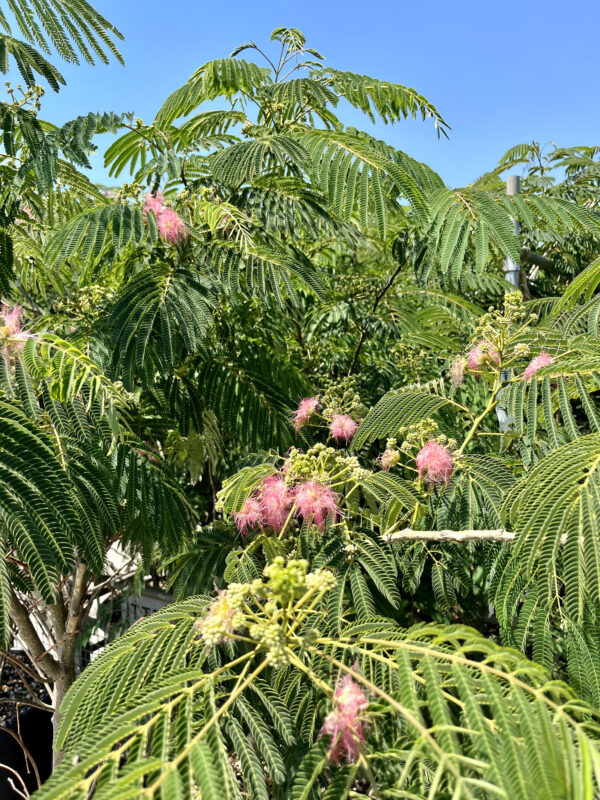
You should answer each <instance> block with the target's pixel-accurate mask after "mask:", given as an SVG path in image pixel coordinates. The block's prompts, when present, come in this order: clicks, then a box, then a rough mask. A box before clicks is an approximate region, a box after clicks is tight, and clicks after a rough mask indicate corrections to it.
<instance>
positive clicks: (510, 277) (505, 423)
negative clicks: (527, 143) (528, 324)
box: [496, 175, 521, 433]
mask: <svg viewBox="0 0 600 800" xmlns="http://www.w3.org/2000/svg"><path fill="white" fill-rule="evenodd" d="M520 193H521V178H520V177H519V176H518V175H509V176H508V178H507V179H506V194H508V195H515V194H520ZM513 223H514V226H515V236H518V235H519V234H520V233H521V225H520V223H519V220H518V219H514V218H513ZM520 274H521V267H520V266H519V264H515V262H514V261H513V260H512V258H510V256H506V258H505V259H504V277H505V278H506V280H507V281H508V282H509V283H510V284H512V285H513V286H514V288H515V289H518V288H519V278H520ZM501 377H502V380H503V381H507V380H509V378H510V370H509V369H503V370H502V375H501ZM499 400H500V402H499V403H498V405H497V406H496V416H497V417H498V427H499V429H500V433H506V431H507V430H508V429H509V428H510V425H511V422H512V419H511V418H510V417H509V416H508V414H507V413H506V409H505V408H504V407H503V405H502V392H500V398H499Z"/></svg>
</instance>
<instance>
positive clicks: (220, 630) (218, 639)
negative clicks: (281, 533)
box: [196, 556, 336, 668]
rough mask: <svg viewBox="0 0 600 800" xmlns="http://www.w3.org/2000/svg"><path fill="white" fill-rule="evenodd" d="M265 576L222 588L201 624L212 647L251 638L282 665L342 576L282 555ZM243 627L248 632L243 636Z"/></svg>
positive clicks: (206, 642) (270, 566) (269, 658)
mask: <svg viewBox="0 0 600 800" xmlns="http://www.w3.org/2000/svg"><path fill="white" fill-rule="evenodd" d="M264 577H265V580H261V579H260V578H257V579H256V580H254V581H252V583H245V584H240V583H231V584H229V586H228V588H227V589H224V590H222V591H219V592H218V594H217V597H216V598H215V599H214V600H213V601H212V603H211V604H210V605H209V606H208V609H207V611H206V613H205V615H204V616H203V617H202V619H200V620H198V621H197V622H196V628H197V630H198V631H199V633H200V637H201V639H202V641H203V643H204V644H205V645H206V647H212V646H214V645H216V644H220V643H222V642H224V641H227V640H228V639H235V638H236V637H239V638H243V639H244V640H245V641H247V640H248V638H249V639H250V640H252V641H254V642H256V643H258V644H260V645H263V647H264V649H265V650H266V651H267V653H266V658H267V660H268V661H269V663H270V664H272V665H273V666H275V667H278V668H279V667H282V666H285V664H287V663H288V660H289V645H290V644H297V642H298V637H299V635H300V631H299V630H298V629H299V628H300V627H301V625H302V623H303V622H304V621H305V620H306V619H307V618H308V617H309V616H310V615H311V614H312V613H313V612H314V611H315V609H316V608H317V606H318V605H319V603H320V602H321V600H322V599H323V597H324V596H325V595H326V594H327V593H328V592H330V591H331V590H332V589H333V588H334V587H335V584H336V579H335V576H334V575H333V573H332V572H330V571H329V570H326V569H318V570H315V571H313V572H308V562H307V561H305V560H304V559H290V560H289V561H287V562H286V561H285V560H284V558H283V557H281V556H278V557H277V558H275V559H274V561H273V562H272V563H271V564H269V565H267V566H266V567H265V570H264ZM243 632H246V633H247V636H241V634H242V633H243ZM309 635H311V634H309ZM314 635H315V634H314V631H312V636H313V638H314Z"/></svg>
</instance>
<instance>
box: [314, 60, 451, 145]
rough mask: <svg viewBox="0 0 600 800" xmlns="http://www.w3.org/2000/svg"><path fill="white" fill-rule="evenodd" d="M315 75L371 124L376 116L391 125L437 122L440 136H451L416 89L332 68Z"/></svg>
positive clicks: (435, 112) (440, 118) (434, 110)
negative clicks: (404, 122)
mask: <svg viewBox="0 0 600 800" xmlns="http://www.w3.org/2000/svg"><path fill="white" fill-rule="evenodd" d="M312 75H313V76H314V77H318V78H320V79H324V80H325V83H326V85H327V86H330V87H331V88H332V89H333V90H334V91H335V92H337V93H338V94H339V95H341V96H342V97H343V98H344V100H347V101H348V103H350V105H352V106H354V107H355V108H359V109H360V110H361V111H362V112H363V113H364V114H366V115H367V116H368V117H369V118H370V120H371V122H375V119H376V115H377V116H378V117H380V119H382V120H383V121H384V122H391V123H394V122H399V121H400V120H402V119H406V118H407V117H412V118H413V119H416V118H417V117H421V119H423V120H425V119H433V121H434V124H435V127H436V130H437V131H438V135H439V134H440V133H441V134H443V135H444V136H447V129H448V127H449V126H448V125H447V123H446V122H444V120H443V119H442V117H441V115H440V114H439V112H438V110H437V109H436V108H435V106H434V105H433V104H432V103H430V102H429V100H427V99H426V98H425V97H423V96H422V95H420V94H418V92H416V91H415V90H414V89H409V88H407V87H406V86H401V85H400V84H398V83H390V82H389V81H380V80H377V79H376V78H371V77H369V76H368V75H357V74H356V73H354V72H344V71H342V70H338V69H332V68H331V67H318V68H317V69H314V70H313V71H312Z"/></svg>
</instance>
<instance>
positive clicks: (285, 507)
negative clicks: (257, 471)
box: [260, 475, 292, 533]
mask: <svg viewBox="0 0 600 800" xmlns="http://www.w3.org/2000/svg"><path fill="white" fill-rule="evenodd" d="M260 502H261V508H262V512H263V517H264V522H265V525H269V526H270V527H271V528H274V529H275V530H276V531H277V532H278V533H279V531H281V529H282V528H283V526H284V525H285V521H286V520H287V518H288V515H289V513H290V508H291V506H292V498H291V497H290V491H289V489H288V487H287V486H286V483H285V480H284V478H282V477H281V476H280V475H270V476H269V477H268V478H265V480H264V481H263V483H262V490H261V493H260Z"/></svg>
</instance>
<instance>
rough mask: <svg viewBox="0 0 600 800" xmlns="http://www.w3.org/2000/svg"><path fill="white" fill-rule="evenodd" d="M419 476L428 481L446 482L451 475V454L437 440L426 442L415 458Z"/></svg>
mask: <svg viewBox="0 0 600 800" xmlns="http://www.w3.org/2000/svg"><path fill="white" fill-rule="evenodd" d="M415 461H416V464H417V469H418V470H419V478H421V480H423V478H427V480H428V481H429V482H430V483H448V481H449V480H450V477H451V475H452V454H451V453H450V451H449V450H448V449H447V448H445V447H443V446H442V445H441V444H438V443H437V442H427V444H426V445H425V447H424V448H423V449H422V450H421V451H420V452H419V453H418V455H417V457H416V459H415Z"/></svg>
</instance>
